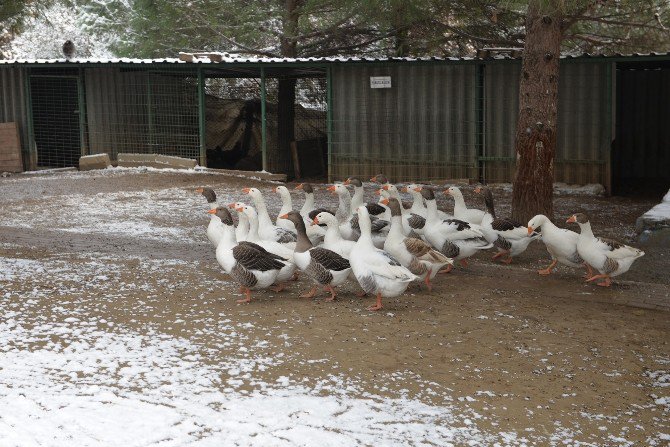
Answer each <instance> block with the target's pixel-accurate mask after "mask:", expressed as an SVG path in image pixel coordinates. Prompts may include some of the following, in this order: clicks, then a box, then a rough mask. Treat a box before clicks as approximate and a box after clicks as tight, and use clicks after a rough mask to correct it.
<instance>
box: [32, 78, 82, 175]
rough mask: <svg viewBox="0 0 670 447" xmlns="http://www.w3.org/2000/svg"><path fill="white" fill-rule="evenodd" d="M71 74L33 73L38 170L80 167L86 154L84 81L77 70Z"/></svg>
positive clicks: (34, 138)
mask: <svg viewBox="0 0 670 447" xmlns="http://www.w3.org/2000/svg"><path fill="white" fill-rule="evenodd" d="M61 71H63V70H61ZM68 71H70V72H69V73H68V72H61V73H53V72H52V73H49V72H46V73H38V72H34V71H33V72H32V73H31V74H30V107H31V112H32V136H33V141H34V144H35V147H36V149H37V166H38V167H48V168H62V167H69V166H78V165H79V157H80V156H81V155H83V154H84V152H83V144H82V143H83V133H84V132H83V127H82V119H81V118H82V116H83V110H82V109H81V107H80V104H82V101H81V94H82V93H83V92H82V89H81V81H80V77H79V74H78V70H68Z"/></svg>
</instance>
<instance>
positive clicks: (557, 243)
mask: <svg viewBox="0 0 670 447" xmlns="http://www.w3.org/2000/svg"><path fill="white" fill-rule="evenodd" d="M538 228H540V231H541V234H542V242H544V245H545V246H546V247H547V251H548V252H549V254H550V255H551V264H549V266H548V267H547V268H546V269H541V270H538V271H537V273H539V274H540V275H542V276H546V275H549V274H551V271H552V270H553V268H554V267H555V266H556V264H557V263H559V262H560V263H561V264H565V265H569V266H570V267H582V266H584V267H586V269H587V274H586V277H587V279H588V278H590V277H592V276H593V271H592V270H591V267H590V266H589V265H588V264H586V263H584V260H583V259H582V257H581V256H579V252H578V251H577V241H578V240H579V234H577V233H575V232H574V231H570V230H566V229H565V228H558V227H557V226H556V225H554V224H553V222H552V221H551V220H550V219H549V218H548V217H547V216H545V215H544V214H538V215H537V216H535V217H533V218H532V219H531V220H529V221H528V234H532V233H533V232H534V231H535V230H537V229H538Z"/></svg>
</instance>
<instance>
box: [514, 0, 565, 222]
mask: <svg viewBox="0 0 670 447" xmlns="http://www.w3.org/2000/svg"><path fill="white" fill-rule="evenodd" d="M542 3H544V4H545V5H546V3H547V2H542ZM548 3H549V5H547V6H544V8H543V7H541V6H540V1H538V0H533V1H531V2H530V4H529V5H528V13H527V15H526V40H525V45H524V51H523V62H522V65H521V83H520V86H519V119H518V122H517V127H516V137H515V147H516V156H517V164H516V174H515V177H514V189H513V195H512V217H513V218H514V219H515V220H517V221H519V222H521V223H525V222H528V220H530V218H532V217H533V216H535V215H536V214H544V215H546V216H547V217H549V218H552V217H553V197H552V196H553V183H554V153H555V151H556V119H557V115H558V110H557V109H558V65H559V58H560V50H561V42H562V39H563V32H562V28H561V23H562V17H561V16H560V13H559V12H558V8H557V7H555V6H556V5H555V3H556V2H548ZM543 9H544V11H543Z"/></svg>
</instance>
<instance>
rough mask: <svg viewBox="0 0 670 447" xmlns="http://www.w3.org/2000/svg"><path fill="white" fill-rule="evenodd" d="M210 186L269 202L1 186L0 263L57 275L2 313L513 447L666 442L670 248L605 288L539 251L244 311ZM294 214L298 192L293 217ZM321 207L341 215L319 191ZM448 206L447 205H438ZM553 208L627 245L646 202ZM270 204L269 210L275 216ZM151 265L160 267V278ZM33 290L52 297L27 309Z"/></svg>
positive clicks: (217, 183) (130, 183) (17, 284)
mask: <svg viewBox="0 0 670 447" xmlns="http://www.w3.org/2000/svg"><path fill="white" fill-rule="evenodd" d="M202 185H208V186H212V187H214V189H215V190H216V191H217V193H219V194H220V196H221V197H220V203H228V201H237V200H242V201H243V200H244V198H245V197H244V196H243V194H242V193H241V188H242V187H244V186H256V187H259V188H260V189H261V190H262V191H263V192H264V193H265V194H266V196H267V197H271V196H272V192H271V191H270V188H271V187H272V186H273V185H271V184H269V183H262V182H257V181H253V180H247V179H240V178H234V177H225V176H218V175H205V174H199V175H187V174H179V173H154V172H137V171H132V172H122V173H116V174H113V175H111V174H110V175H98V174H95V173H91V174H70V175H41V176H27V175H26V176H14V177H10V178H8V179H0V196H1V197H2V199H1V202H0V203H2V209H0V261H2V260H3V259H4V260H5V261H11V260H35V261H39V262H41V263H44V264H45V265H50V266H52V267H50V268H48V269H46V270H45V271H39V272H35V273H31V274H29V275H25V276H22V277H21V280H20V281H17V280H16V278H12V277H9V278H3V276H1V275H0V287H1V288H2V291H3V292H4V297H5V298H4V300H2V301H0V311H4V312H7V311H10V310H16V309H20V310H21V312H22V313H23V314H24V315H23V316H24V319H25V324H26V325H27V326H29V325H30V322H31V321H33V320H38V319H39V318H45V317H46V319H48V320H54V321H59V320H64V319H65V318H67V317H68V316H71V315H72V314H77V315H78V316H79V317H81V318H82V319H84V320H86V319H97V320H98V321H99V320H103V321H108V322H113V326H110V327H111V329H109V330H112V331H113V330H122V329H127V330H133V331H137V332H150V333H160V334H165V335H169V336H174V337H184V338H186V339H189V340H190V341H192V342H194V343H195V344H196V345H197V346H199V347H200V350H201V352H200V355H201V361H202V362H203V363H204V364H208V365H217V364H219V363H220V362H221V361H222V359H225V358H228V357H234V356H240V355H245V356H246V355H249V356H253V358H254V359H258V358H271V359H274V360H278V359H281V361H274V362H272V365H271V366H268V367H267V368H261V369H255V370H253V371H252V373H251V374H247V375H241V377H239V376H238V377H234V376H235V373H234V372H232V373H231V372H230V371H222V372H221V376H222V377H221V384H220V387H221V388H226V387H230V386H234V387H236V388H238V389H240V390H254V389H257V388H258V387H259V386H260V385H259V384H260V383H275V382H276V381H277V380H279V379H280V378H282V377H289V378H290V380H291V381H294V382H296V383H301V384H304V385H306V386H311V387H318V383H320V381H323V380H327V379H328V377H331V376H332V375H335V376H337V377H339V378H341V379H342V380H344V382H345V383H349V382H350V383H352V384H355V385H356V387H357V388H356V389H357V390H358V391H357V392H359V393H371V394H374V395H376V396H382V397H386V398H395V397H398V396H407V397H410V398H415V399H418V400H420V401H422V402H425V403H427V404H430V405H448V406H450V407H453V409H454V411H455V412H456V413H458V414H462V415H467V416H468V418H467V419H464V422H463V423H464V424H475V426H477V427H478V428H479V429H480V430H481V431H483V432H486V433H493V434H495V437H496V439H497V440H498V442H501V443H503V444H504V443H505V442H506V441H505V439H507V438H506V437H505V435H504V433H515V436H516V437H515V438H514V439H515V440H516V441H514V442H521V441H519V440H523V439H524V438H525V440H526V441H527V443H529V444H532V445H548V444H550V443H552V442H551V441H552V439H553V441H554V442H555V443H558V442H560V441H561V440H566V439H567V440H570V441H571V442H573V443H578V442H582V443H592V444H593V445H647V444H656V445H663V444H662V443H663V442H664V440H667V438H665V437H664V434H668V433H670V426H669V425H670V424H668V412H669V411H670V405H669V404H668V403H667V402H668V398H670V388H669V387H668V383H667V378H666V379H664V380H666V381H663V380H661V381H659V379H658V377H663V375H662V374H663V372H665V374H668V373H670V371H669V370H670V366H669V365H670V347H669V346H668V342H669V341H670V337H669V335H668V334H670V313H668V311H667V309H668V308H670V278H669V276H668V274H667V269H668V266H670V263H669V262H668V256H669V255H670V253H669V252H668V250H667V249H663V248H658V247H653V246H651V247H643V248H644V249H645V251H646V253H647V254H646V256H645V257H644V258H642V259H641V260H640V261H639V262H638V263H636V264H635V265H634V266H633V268H632V270H631V272H629V273H628V274H626V275H625V276H624V277H623V278H622V279H621V281H617V283H616V284H615V285H614V286H613V287H612V288H610V289H603V288H599V287H596V286H593V285H590V284H584V283H583V282H582V281H581V280H580V278H579V275H581V272H575V271H573V270H571V269H568V268H564V267H561V268H560V269H559V271H558V273H557V274H555V275H553V276H551V277H549V278H544V277H540V276H539V275H537V273H536V272H535V270H536V269H537V268H540V267H543V266H545V265H546V264H547V259H548V256H547V254H546V251H545V250H544V247H543V246H542V244H541V243H535V244H533V246H531V248H530V249H529V250H528V251H527V252H526V253H525V254H523V255H522V256H520V257H519V258H518V260H517V262H515V263H514V264H513V265H511V266H501V265H496V264H494V263H492V262H491V261H489V260H488V257H489V256H488V254H486V255H482V256H480V257H479V258H478V259H475V260H473V262H472V263H471V266H470V267H469V268H467V269H463V268H457V269H455V271H454V272H453V273H452V274H449V275H440V277H438V278H437V281H436V287H435V289H434V291H433V292H432V293H427V292H426V291H425V290H419V289H418V288H417V287H412V288H410V290H409V291H408V294H406V295H405V296H403V297H401V298H397V299H393V300H387V301H386V302H385V307H384V310H383V311H381V312H379V313H370V312H367V311H365V310H364V309H365V307H366V306H367V305H368V304H369V303H368V302H367V301H369V299H365V298H364V299H359V298H356V297H355V296H353V294H352V293H351V292H352V291H353V289H354V287H353V286H348V287H344V289H343V290H342V291H341V292H340V295H339V299H338V300H337V301H336V302H333V303H326V302H323V301H322V300H321V299H317V300H314V301H308V300H302V299H299V298H297V295H298V293H299V291H301V290H302V289H304V288H306V287H307V285H306V284H304V283H300V282H298V283H295V284H293V285H291V287H290V288H289V289H288V290H287V291H286V292H282V293H281V294H273V293H268V294H264V293H259V294H258V295H257V299H255V300H254V301H253V302H252V303H251V304H249V305H244V306H241V305H236V304H235V299H236V298H237V297H238V293H237V290H236V289H237V288H236V287H235V285H234V284H232V283H230V282H229V281H228V280H227V278H226V277H225V276H224V275H223V274H222V273H221V271H220V268H219V267H218V265H217V263H216V260H215V258H214V250H213V248H212V247H211V246H210V245H209V244H208V242H207V240H206V236H205V233H204V229H205V226H206V224H207V216H206V214H204V211H205V209H206V206H205V202H204V200H202V198H201V197H198V196H197V195H196V194H195V193H194V192H193V190H194V189H195V187H197V186H202ZM291 186H292V185H289V188H291ZM138 192H142V194H143V195H140V196H137V195H136V194H137V193H138ZM147 194H148V195H147ZM191 194H193V196H192V197H193V199H192V200H191V199H190V198H189V199H184V198H188V197H191ZM465 195H466V201H467V202H468V203H470V204H478V203H479V200H480V199H478V198H477V197H475V196H474V195H473V194H471V193H470V192H469V191H466V194H465ZM495 196H496V199H497V202H498V203H497V207H498V210H499V211H498V213H499V214H500V215H507V214H509V207H506V206H505V204H507V203H509V194H508V193H506V192H504V191H503V190H501V189H499V190H496V191H495ZM301 202H302V197H300V195H295V196H294V204H295V205H296V207H298V206H299V205H300V204H301ZM317 203H319V204H327V205H330V206H335V201H334V200H333V198H332V197H331V196H329V195H327V193H326V191H323V188H319V190H318V192H317ZM440 203H441V205H443V206H444V207H445V208H447V209H448V208H450V205H449V203H448V200H447V199H446V198H444V197H440ZM555 204H556V210H557V211H556V215H557V220H559V219H558V217H560V218H561V219H562V220H563V221H564V219H565V218H566V217H567V216H568V215H570V214H572V213H574V212H576V211H581V210H586V211H587V212H589V214H590V215H591V216H592V219H593V221H594V229H595V231H596V233H598V234H603V235H607V236H608V237H615V238H617V239H620V240H623V241H625V242H627V243H634V238H635V234H634V232H633V229H634V223H635V219H636V218H637V216H639V215H640V214H642V213H643V212H644V211H646V210H647V209H648V208H650V207H651V206H653V205H654V201H653V200H631V199H626V198H601V197H590V196H560V197H558V198H557V199H556V202H555ZM93 208H94V210H93V211H91V210H92V209H93ZM144 208H149V209H148V210H147V209H144ZM278 208H279V203H278V200H276V201H274V202H272V203H271V205H270V211H271V213H273V212H276V211H277V210H278ZM145 211H146V214H145V215H144V217H143V219H144V220H143V222H144V223H148V224H149V225H150V226H151V225H153V226H155V228H156V229H161V231H160V232H158V237H157V236H156V235H155V234H151V233H149V234H147V233H144V232H143V231H144V228H143V227H141V226H140V225H136V224H133V223H132V221H134V219H135V217H136V215H137V214H141V213H143V212H145ZM89 212H91V213H93V214H92V215H89V214H87V213H89ZM110 222H115V225H114V226H112V227H110V228H111V229H108V228H107V227H104V224H108V223H110ZM24 224H25V225H24ZM106 228H107V229H106ZM128 228H131V229H134V230H133V231H130V230H128V231H124V229H126V230H127V229H128ZM150 228H151V227H150ZM172 230H174V231H173V232H170V231H172ZM160 235H168V236H164V237H163V236H160ZM170 235H174V237H171V236H170ZM154 260H155V261H158V260H163V261H168V262H165V263H159V264H156V265H157V266H158V267H156V265H154V266H153V267H152V265H153V264H151V262H153V261H154ZM91 263H104V264H106V265H108V266H109V271H110V272H111V273H110V274H109V275H108V276H109V277H108V278H107V279H102V280H96V278H97V277H87V276H86V275H85V274H83V273H82V274H81V275H79V276H78V275H77V274H76V273H77V272H78V271H84V270H85V268H84V267H85V266H87V265H90V264H91ZM53 266H57V267H53ZM35 294H38V295H40V296H46V297H47V299H43V300H39V301H38V302H37V304H35V305H32V306H26V305H25V299H26V296H32V295H35ZM1 296H2V293H0V297H1ZM0 318H3V317H2V315H1V314H0ZM221 321H232V322H234V323H235V325H236V326H235V327H236V332H235V334H237V335H236V337H237V338H238V339H239V343H235V344H232V345H229V346H226V345H225V344H222V343H221V332H220V331H221V330H222V329H221V326H220V325H221ZM120 328H122V329H120ZM240 328H242V329H240ZM53 337H54V338H56V339H57V338H58V335H54V336H53ZM62 342H63V343H64V344H67V343H69V342H70V341H69V340H62ZM241 347H249V348H250V349H251V350H252V351H253V352H249V351H247V350H246V348H245V349H242V350H241ZM24 348H25V347H24ZM659 371H660V373H659ZM238 373H239V372H238ZM229 376H230V377H229ZM83 379H85V377H84V378H82V377H79V378H77V379H67V380H75V381H76V380H83ZM231 380H232V382H231ZM237 380H239V382H238V381H237ZM231 383H232V384H233V385H231ZM514 442H512V441H510V442H509V443H514ZM407 444H411V442H407ZM589 445H590V444H589Z"/></svg>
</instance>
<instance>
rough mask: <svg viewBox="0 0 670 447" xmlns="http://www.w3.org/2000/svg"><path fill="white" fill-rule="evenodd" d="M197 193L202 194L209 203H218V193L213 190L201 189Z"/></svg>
mask: <svg viewBox="0 0 670 447" xmlns="http://www.w3.org/2000/svg"><path fill="white" fill-rule="evenodd" d="M195 192H198V193H200V194H202V195H203V196H204V197H205V199H207V203H213V202H216V193H215V192H214V190H213V189H212V188H206V187H200V188H197V189H196V190H195Z"/></svg>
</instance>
